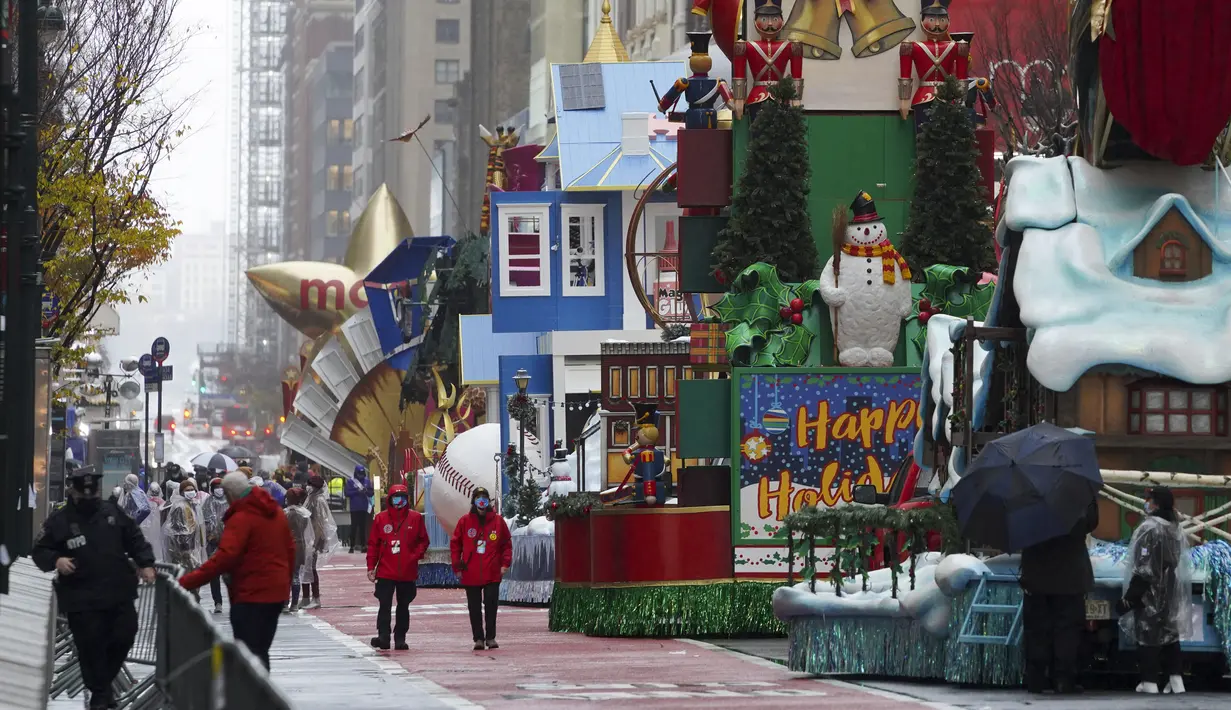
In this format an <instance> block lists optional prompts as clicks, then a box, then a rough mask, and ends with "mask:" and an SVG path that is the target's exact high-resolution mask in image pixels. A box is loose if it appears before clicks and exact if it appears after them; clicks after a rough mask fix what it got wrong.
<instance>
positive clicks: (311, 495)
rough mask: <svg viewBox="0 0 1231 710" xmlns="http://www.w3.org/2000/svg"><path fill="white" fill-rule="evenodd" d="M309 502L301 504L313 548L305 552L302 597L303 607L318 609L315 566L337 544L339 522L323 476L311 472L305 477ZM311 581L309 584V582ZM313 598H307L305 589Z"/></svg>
mask: <svg viewBox="0 0 1231 710" xmlns="http://www.w3.org/2000/svg"><path fill="white" fill-rule="evenodd" d="M306 490H307V492H308V502H307V503H306V504H305V505H304V507H305V508H307V509H308V512H309V513H311V514H312V542H313V544H312V551H311V552H310V553H309V555H308V560H307V563H306V564H307V566H308V568H309V570H308V576H310V577H311V579H310V580H306V581H303V582H302V583H301V584H302V587H301V588H302V589H303V597H304V606H303V608H305V609H319V608H320V606H321V578H320V574H319V573H318V572H317V569H318V568H319V567H320V566H322V565H325V564H328V562H329V556H330V555H332V554H333V551H334V549H335V548H336V547H337V546H338V524H337V523H336V522H334V520H333V512H332V511H330V510H329V493H328V491H327V490H326V488H325V479H324V478H322V477H320V476H319V475H317V476H312V477H311V478H309V479H308V487H307V489H306ZM309 582H310V585H309ZM309 592H311V594H312V599H311V601H308V593H309Z"/></svg>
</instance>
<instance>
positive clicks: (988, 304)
mask: <svg viewBox="0 0 1231 710" xmlns="http://www.w3.org/2000/svg"><path fill="white" fill-rule="evenodd" d="M995 293H996V285H995V284H990V283H987V284H983V285H982V286H973V287H970V288H969V289H961V290H958V292H957V293H955V294H954V295H953V296H952V297H951V298H950V300H949V307H948V308H947V309H946V310H945V313H947V314H949V315H951V316H957V317H958V318H965V317H967V316H970V317H973V318H974V319H975V320H977V321H982V320H984V319H986V318H987V314H988V312H990V311H991V309H992V296H993V295H994V294H995Z"/></svg>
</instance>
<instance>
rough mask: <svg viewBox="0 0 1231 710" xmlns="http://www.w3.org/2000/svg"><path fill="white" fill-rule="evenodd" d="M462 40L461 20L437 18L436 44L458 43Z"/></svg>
mask: <svg viewBox="0 0 1231 710" xmlns="http://www.w3.org/2000/svg"><path fill="white" fill-rule="evenodd" d="M461 41H462V23H461V21H460V20H436V44H457V43H458V42H461Z"/></svg>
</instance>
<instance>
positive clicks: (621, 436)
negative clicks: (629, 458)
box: [611, 421, 630, 449]
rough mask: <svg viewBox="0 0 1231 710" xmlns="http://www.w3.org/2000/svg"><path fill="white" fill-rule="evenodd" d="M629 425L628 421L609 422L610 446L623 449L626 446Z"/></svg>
mask: <svg viewBox="0 0 1231 710" xmlns="http://www.w3.org/2000/svg"><path fill="white" fill-rule="evenodd" d="M629 431H630V427H629V425H628V422H623V421H615V422H612V423H611V448H613V449H623V448H626V447H627V446H628V440H629V437H628V435H629Z"/></svg>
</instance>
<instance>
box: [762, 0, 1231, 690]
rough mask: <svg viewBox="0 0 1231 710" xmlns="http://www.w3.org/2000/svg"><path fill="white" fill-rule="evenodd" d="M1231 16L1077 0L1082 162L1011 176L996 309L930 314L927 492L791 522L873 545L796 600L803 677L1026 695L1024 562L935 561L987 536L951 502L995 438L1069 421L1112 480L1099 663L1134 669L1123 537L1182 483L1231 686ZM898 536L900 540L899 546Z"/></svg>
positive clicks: (849, 542)
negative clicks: (1151, 500) (1124, 613)
mask: <svg viewBox="0 0 1231 710" xmlns="http://www.w3.org/2000/svg"><path fill="white" fill-rule="evenodd" d="M1228 20H1231V8H1228V7H1225V6H1223V5H1222V4H1219V3H1210V2H1197V1H1193V2H1185V3H1179V4H1177V3H1172V4H1169V5H1168V6H1167V7H1165V8H1163V7H1159V6H1157V5H1156V4H1154V3H1147V2H1138V1H1136V0H1118V1H1117V2H1115V3H1114V4H1113V3H1109V2H1104V1H1100V0H1095V1H1093V2H1090V1H1085V2H1076V3H1073V8H1072V17H1071V20H1070V27H1069V32H1070V41H1071V47H1072V56H1071V66H1070V67H1069V76H1070V78H1071V80H1072V81H1073V89H1074V92H1075V93H1076V94H1077V97H1078V116H1077V119H1078V128H1079V136H1080V137H1079V140H1078V142H1077V146H1076V149H1075V150H1074V151H1073V153H1072V154H1070V155H1063V154H1062V155H1055V156H1051V157H1019V158H1016V159H1014V160H1013V161H1011V162H1010V163H1009V164H1008V166H1007V169H1006V176H1005V181H1006V187H1005V190H1004V192H1003V193H1002V195H1003V201H1002V204H1000V206H999V208H998V210H997V216H998V219H997V222H996V231H995V238H996V240H997V244H998V246H999V253H1000V260H999V278H998V283H996V285H995V288H994V290H993V291H992V292H991V294H990V295H991V302H990V304H988V307H987V308H986V312H985V315H982V316H981V315H979V314H978V313H964V314H957V313H953V312H950V313H944V312H939V311H937V312H932V311H931V309H930V308H928V309H923V308H920V309H918V312H921V313H929V317H928V319H927V321H926V333H925V334H924V336H923V338H922V342H923V354H922V361H923V362H922V368H921V370H922V371H921V376H922V382H921V389H920V391H919V412H920V415H921V419H922V426H921V429H920V430H919V432H918V433H917V435H916V439H915V445H914V449H913V453H914V456H915V458H916V459H917V460H918V462H919V463H920V464H921V465H922V467H923V470H922V471H921V473H920V475H919V476H918V477H916V478H915V480H916V481H917V488H918V490H919V494H920V497H919V499H918V500H917V501H916V502H915V503H913V504H912V505H911V507H907V506H882V505H876V506H867V507H864V506H856V507H854V508H853V509H824V508H823V507H820V506H818V507H815V508H804V509H802V510H800V511H799V512H797V513H795V514H793V515H791V516H788V518H787V520H786V521H785V526H784V527H785V528H786V529H787V531H788V539H789V540H790V543H789V545H787V546H786V547H785V548H784V549H785V550H793V549H796V548H798V547H801V546H802V547H803V548H804V549H806V550H811V549H814V545H813V542H814V541H815V540H819V539H822V538H825V537H828V538H829V539H830V540H835V539H836V540H837V541H838V545H837V546H838V547H839V548H847V549H853V554H850V555H845V556H844V555H842V554H838V555H836V556H834V557H831V559H830V562H829V570H828V575H827V578H826V579H817V578H816V577H813V578H812V579H808V580H807V581H804V582H802V583H800V584H791V585H788V586H785V587H783V588H781V589H779V590H778V591H777V592H776V593H775V595H774V610H775V614H776V615H777V616H778V618H780V619H782V620H783V621H784V622H785V623H786V624H787V626H788V628H789V638H790V651H789V658H788V665H789V666H790V667H791V668H793V669H795V670H801V671H806V672H810V673H825V674H828V673H853V674H860V675H874V676H888V677H903V678H919V679H935V680H946V681H949V682H954V683H967V684H988V685H1019V684H1020V683H1021V682H1022V655H1021V634H1022V627H1021V619H1022V614H1021V604H1022V592H1021V589H1020V587H1019V585H1018V581H1017V579H1018V574H1019V565H1020V558H1019V557H1018V556H1016V555H1000V554H996V551H995V550H988V551H984V552H983V553H980V554H977V555H970V554H949V555H946V556H941V555H939V554H936V553H932V552H925V549H927V548H929V547H938V548H941V549H942V550H943V551H954V550H956V549H959V546H960V547H961V548H965V547H967V545H968V544H974V545H975V546H977V545H978V543H979V541H978V540H962V539H961V538H960V535H959V533H958V529H959V528H958V526H957V524H956V521H955V520H954V517H953V513H952V512H951V508H950V506H949V505H948V501H949V500H950V495H951V493H952V491H954V490H955V489H958V487H959V486H960V483H961V481H962V480H963V477H964V476H967V475H969V474H970V471H971V470H973V469H972V467H973V466H977V465H978V463H979V461H980V454H981V453H982V452H984V450H985V449H987V448H988V447H992V446H999V445H1000V443H1001V442H1003V441H1006V440H1007V435H1011V434H1014V433H1015V432H1016V433H1021V432H1023V431H1026V430H1028V428H1031V427H1035V426H1052V427H1053V429H1055V428H1056V427H1059V429H1057V431H1061V432H1066V433H1067V434H1068V435H1069V436H1075V437H1077V438H1082V439H1087V438H1088V439H1090V440H1092V442H1088V443H1092V448H1093V451H1094V452H1095V453H1096V455H1097V465H1098V467H1100V468H1101V478H1102V482H1103V485H1102V487H1101V490H1099V492H1098V495H1099V498H1100V501H1099V507H1100V516H1099V517H1100V525H1099V527H1098V528H1097V529H1096V530H1094V532H1093V536H1092V539H1093V542H1092V543H1091V546H1090V555H1091V563H1092V567H1093V569H1094V573H1095V591H1094V592H1092V593H1091V594H1089V595H1088V596H1087V600H1086V628H1087V629H1088V631H1089V633H1088V634H1087V638H1086V642H1087V643H1088V647H1089V648H1090V650H1091V652H1092V663H1093V667H1092V670H1102V671H1111V672H1121V673H1125V672H1128V673H1131V672H1132V670H1133V668H1134V666H1135V664H1134V663H1133V655H1134V650H1135V649H1134V648H1133V646H1132V643H1131V641H1130V640H1129V639H1128V638H1127V637H1126V636H1125V635H1124V634H1123V632H1121V630H1120V628H1119V625H1118V623H1117V621H1118V619H1117V616H1118V613H1117V612H1115V602H1116V600H1118V599H1119V598H1120V596H1121V593H1122V585H1123V584H1124V579H1125V571H1124V560H1123V557H1124V554H1125V545H1124V544H1123V542H1122V541H1123V540H1125V539H1126V538H1127V537H1128V536H1129V535H1130V534H1131V531H1132V529H1133V527H1135V525H1136V524H1137V523H1138V522H1139V521H1140V519H1141V516H1142V513H1141V508H1142V505H1143V503H1144V501H1143V497H1144V494H1143V492H1142V489H1143V488H1144V487H1147V486H1153V485H1164V486H1168V487H1170V488H1172V489H1173V490H1174V491H1175V495H1176V498H1177V500H1178V501H1179V502H1178V503H1177V506H1176V507H1177V511H1178V513H1179V517H1180V519H1181V526H1182V529H1183V530H1184V532H1185V533H1186V534H1188V535H1189V537H1190V541H1191V542H1192V543H1193V548H1192V553H1191V556H1192V559H1191V562H1192V564H1193V568H1194V575H1193V583H1194V584H1193V590H1192V594H1193V596H1192V599H1191V608H1192V611H1193V620H1194V623H1193V624H1192V627H1193V629H1192V632H1191V633H1188V634H1186V635H1185V636H1183V637H1182V638H1181V648H1182V650H1183V651H1184V655H1185V669H1186V671H1187V672H1189V673H1192V674H1193V675H1197V676H1204V677H1205V678H1207V679H1210V680H1215V681H1217V680H1220V679H1221V678H1222V676H1223V675H1224V674H1225V672H1226V669H1227V658H1228V657H1231V546H1229V545H1228V544H1227V541H1228V540H1229V539H1231V534H1229V533H1228V532H1227V520H1228V519H1229V518H1231V516H1228V514H1227V511H1228V510H1231V504H1229V503H1228V500H1231V498H1228V487H1229V486H1231V483H1229V481H1231V478H1229V477H1228V476H1229V473H1231V471H1229V470H1228V457H1227V456H1226V453H1225V452H1226V451H1227V450H1231V449H1229V447H1231V443H1228V442H1229V440H1228V438H1227V436H1228V432H1227V428H1226V422H1227V412H1226V402H1227V397H1228V394H1229V391H1228V384H1229V381H1231V370H1229V369H1228V366H1227V364H1226V358H1225V357H1224V356H1223V355H1222V352H1223V351H1225V348H1226V347H1227V344H1226V342H1225V340H1226V338H1227V333H1226V327H1227V326H1226V323H1227V310H1228V307H1229V305H1231V304H1228V302H1227V296H1226V291H1227V289H1226V287H1225V284H1223V279H1224V278H1226V276H1227V274H1228V273H1231V270H1229V269H1228V264H1231V250H1229V249H1228V247H1227V243H1226V240H1225V238H1224V237H1222V235H1221V232H1222V229H1224V228H1227V226H1228V221H1229V216H1228V213H1227V212H1226V209H1225V207H1224V205H1223V202H1224V201H1225V199H1226V198H1225V197H1221V195H1223V194H1224V193H1226V192H1227V191H1228V190H1231V179H1229V177H1228V175H1227V172H1226V169H1225V167H1224V155H1225V141H1226V136H1225V126H1226V125H1227V122H1228V119H1229V118H1231V86H1228V85H1227V80H1226V72H1225V71H1224V65H1225V64H1226V63H1227V61H1228V56H1227V51H1226V50H1225V49H1219V50H1217V51H1216V52H1213V53H1211V51H1210V49H1209V48H1211V47H1218V46H1220V45H1219V44H1218V35H1217V32H1218V30H1216V29H1215V28H1219V27H1225V26H1226V22H1227V21H1228ZM1112 28H1114V31H1113V30H1112ZM1195 28H1201V29H1200V30H1198V34H1199V36H1194V35H1193V34H1192V32H1193V31H1194V30H1195ZM1147 36H1148V37H1149V38H1150V39H1151V41H1154V42H1155V44H1153V45H1149V43H1147V42H1146V37H1147ZM1160 38H1161V39H1163V40H1169V39H1170V40H1174V41H1163V42H1161V43H1160V42H1157V40H1159V39H1160ZM1178 44H1182V45H1183V48H1180V47H1179V46H1178ZM1147 46H1153V47H1154V48H1155V49H1143V47H1147ZM1164 46H1166V47H1168V49H1167V50H1165V51H1164V50H1163V49H1162V47H1164ZM1142 52H1147V53H1148V55H1149V56H1148V58H1147V59H1148V61H1143V57H1142V56H1141V53H1142ZM1180 75H1183V76H1188V77H1197V79H1195V80H1196V81H1197V82H1198V83H1199V84H1200V85H1201V87H1200V89H1195V88H1194V87H1192V86H1188V87H1184V88H1183V89H1180V88H1179V87H1177V86H1175V85H1174V82H1170V81H1166V80H1165V79H1164V77H1169V76H1180ZM936 110H940V107H939V106H938V107H937V109H936ZM1164 112H1166V115H1167V116H1181V115H1182V116H1184V119H1183V120H1172V119H1170V118H1167V119H1164V117H1163V113H1164ZM1172 112H1178V113H1172ZM933 120H936V118H935V114H934V116H933ZM927 130H928V129H927V127H926V126H925V127H924V128H923V131H927ZM921 140H922V135H921ZM921 146H922V144H921ZM920 153H921V154H920V158H919V160H920V165H921V166H922V161H923V159H924V156H923V149H922V147H921V148H920ZM912 207H913V208H916V209H917V208H919V207H920V205H914V206H912ZM938 275H939V274H938ZM978 286H979V284H978V283H977V282H976V283H973V287H975V288H978ZM869 530H879V531H880V534H879V535H871V536H870V535H868V532H867V531H869ZM928 536H932V537H933V538H934V539H933V540H932V541H931V542H929V541H928V540H927V539H926V538H927V537H928ZM936 538H938V539H936ZM886 540H897V541H898V543H897V544H891V545H889V546H888V547H890V548H891V549H890V550H889V551H888V554H886V555H884V556H882V553H883V552H885V550H884V549H883V548H882V547H879V545H880V544H881V543H882V542H884V541H886ZM894 548H897V549H894ZM899 551H900V552H901V554H898V553H899ZM879 560H884V563H883V564H884V566H883V568H882V569H875V568H876V567H877V566H878V564H876V563H877V562H878V561H879ZM903 649H909V651H908V652H905V653H903Z"/></svg>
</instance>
